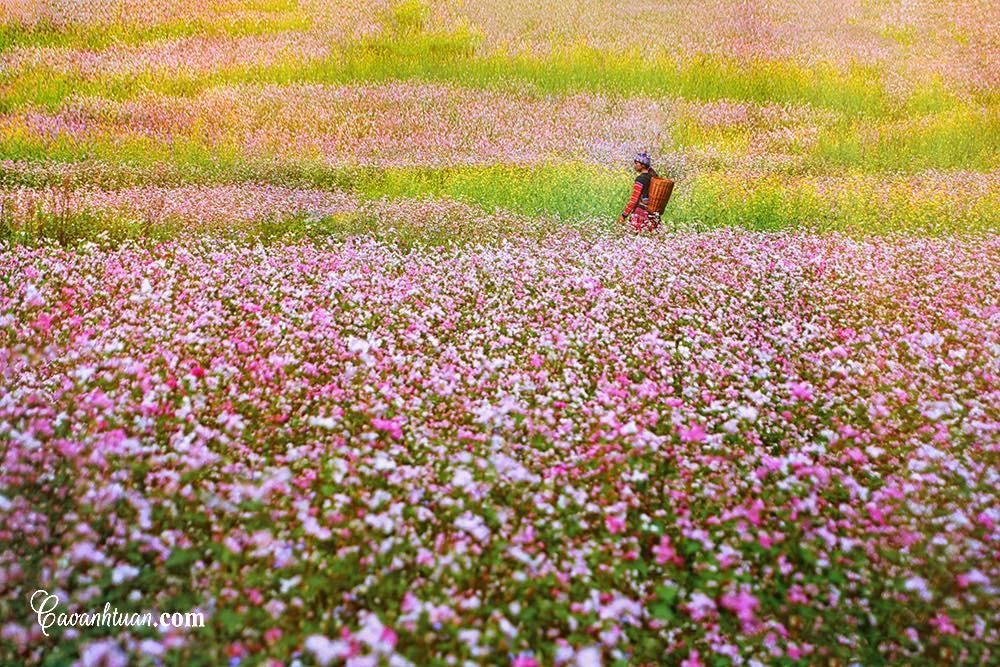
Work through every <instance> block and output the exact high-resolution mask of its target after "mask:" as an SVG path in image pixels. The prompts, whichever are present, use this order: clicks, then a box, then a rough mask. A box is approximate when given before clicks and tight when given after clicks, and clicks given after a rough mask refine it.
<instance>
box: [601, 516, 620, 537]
mask: <svg viewBox="0 0 1000 667" xmlns="http://www.w3.org/2000/svg"><path fill="white" fill-rule="evenodd" d="M604 526H605V527H606V528H607V529H608V532H609V533H611V534H612V535H617V534H618V533H620V532H622V531H624V530H625V520H624V519H622V518H621V517H619V516H615V515H613V514H609V515H608V516H606V517H604Z"/></svg>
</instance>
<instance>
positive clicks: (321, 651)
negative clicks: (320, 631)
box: [304, 635, 348, 667]
mask: <svg viewBox="0 0 1000 667" xmlns="http://www.w3.org/2000/svg"><path fill="white" fill-rule="evenodd" d="M304 646H305V649H306V650H307V651H309V652H310V653H312V654H313V657H315V658H316V662H318V663H319V664H320V665H323V666H324V667H325V666H326V665H329V664H330V663H331V662H333V661H334V660H338V659H341V658H344V657H346V656H347V653H348V646H347V644H346V643H345V642H342V641H330V640H329V639H327V638H326V637H324V636H322V635H311V636H310V637H309V638H308V639H306V642H305V644H304Z"/></svg>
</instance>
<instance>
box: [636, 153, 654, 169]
mask: <svg viewBox="0 0 1000 667" xmlns="http://www.w3.org/2000/svg"><path fill="white" fill-rule="evenodd" d="M635 161H636V162H638V163H639V164H644V165H646V166H647V167H651V166H652V165H653V161H652V160H651V159H650V157H649V153H647V152H645V151H643V152H642V153H636V154H635Z"/></svg>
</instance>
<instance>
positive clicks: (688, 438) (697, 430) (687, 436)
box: [680, 422, 708, 442]
mask: <svg viewBox="0 0 1000 667" xmlns="http://www.w3.org/2000/svg"><path fill="white" fill-rule="evenodd" d="M706 435H708V434H707V433H706V432H705V427H704V426H702V425H701V424H699V423H697V422H696V423H694V424H693V425H692V426H691V427H690V428H682V429H681V430H680V436H681V442H704V441H705V436H706Z"/></svg>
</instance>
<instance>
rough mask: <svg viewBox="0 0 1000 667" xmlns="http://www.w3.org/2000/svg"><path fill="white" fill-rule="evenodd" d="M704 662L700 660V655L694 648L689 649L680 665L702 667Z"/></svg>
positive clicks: (683, 666)
mask: <svg viewBox="0 0 1000 667" xmlns="http://www.w3.org/2000/svg"><path fill="white" fill-rule="evenodd" d="M704 664H705V663H703V662H702V661H701V655H700V654H699V653H698V651H697V650H696V649H691V652H690V653H688V657H687V658H685V659H684V661H683V662H681V667H703V666H704Z"/></svg>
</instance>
